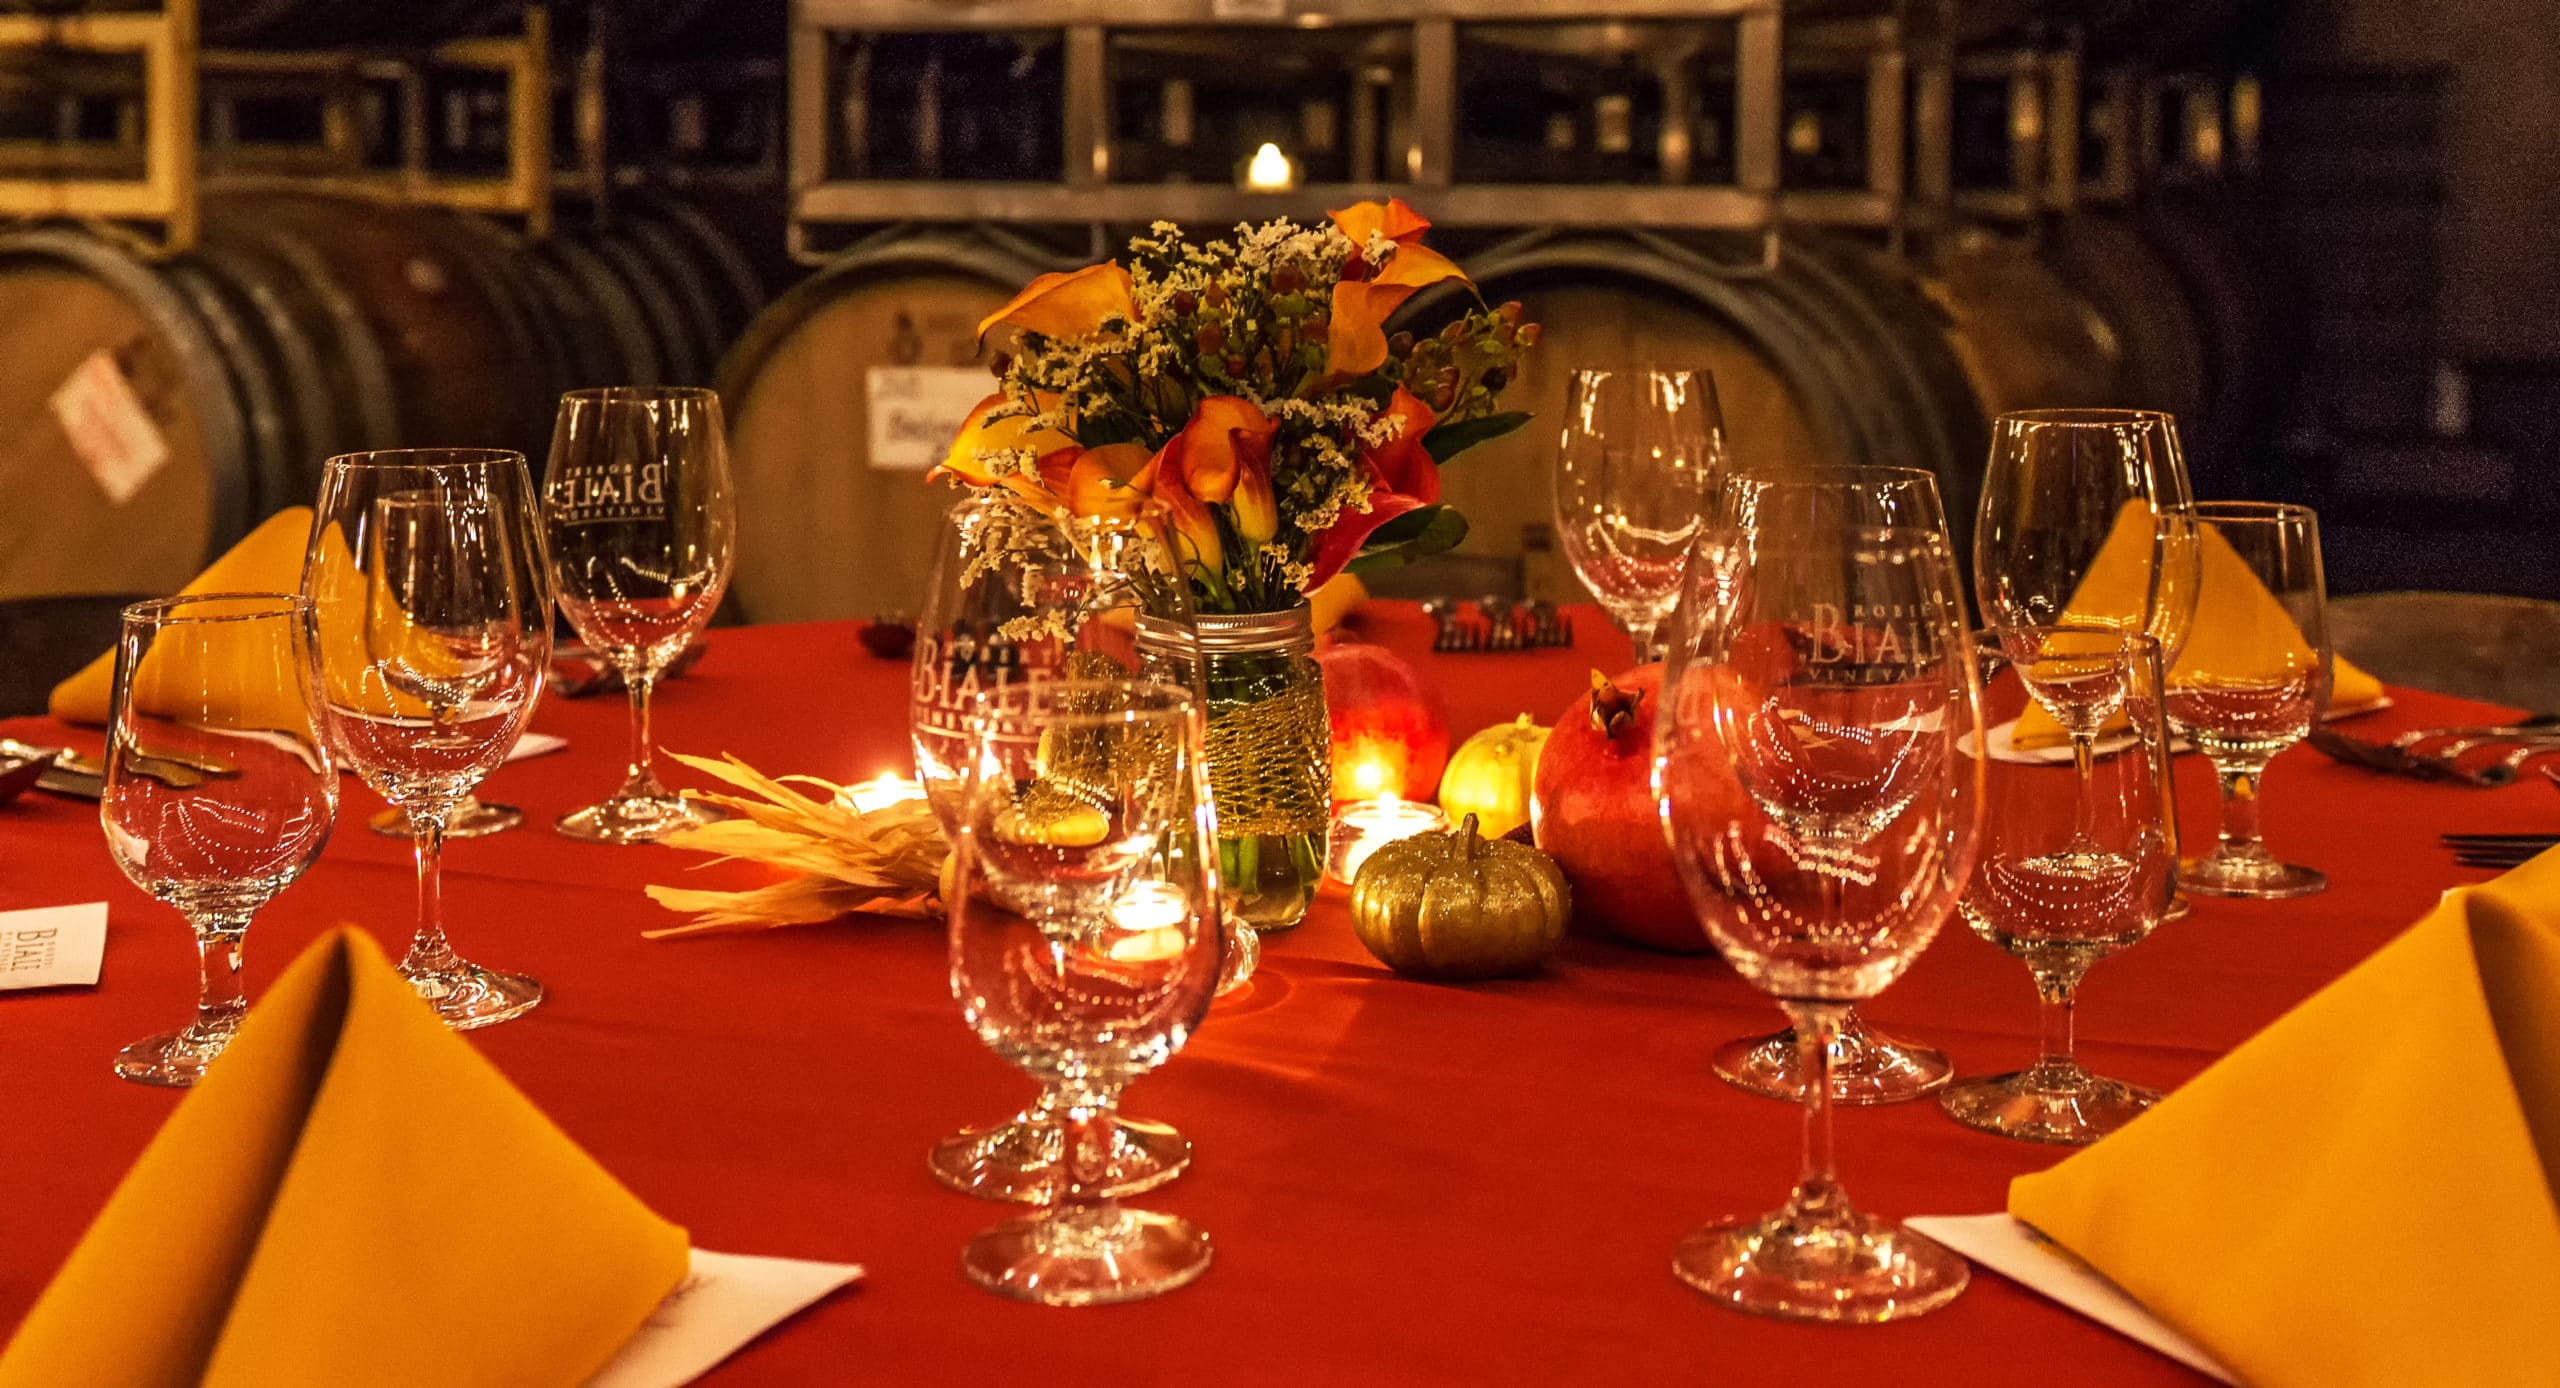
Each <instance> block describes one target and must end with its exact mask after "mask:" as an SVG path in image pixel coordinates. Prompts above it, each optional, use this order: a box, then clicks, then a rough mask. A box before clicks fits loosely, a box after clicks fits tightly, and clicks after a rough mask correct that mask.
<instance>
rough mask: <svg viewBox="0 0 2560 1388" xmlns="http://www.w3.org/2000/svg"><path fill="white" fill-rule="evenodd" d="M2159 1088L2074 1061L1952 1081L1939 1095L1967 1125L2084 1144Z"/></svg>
mask: <svg viewBox="0 0 2560 1388" xmlns="http://www.w3.org/2000/svg"><path fill="white" fill-rule="evenodd" d="M2158 1102H2160V1092H2159V1091H2158V1090H2156V1089H2144V1088H2142V1087H2141V1086H2139V1085H2131V1084H2126V1083H2124V1082H2123V1081H2121V1080H2110V1079H2102V1078H2100V1077H2098V1076H2096V1075H2092V1074H2090V1073H2088V1072H2087V1071H2085V1070H2082V1069H2080V1068H2078V1067H2077V1066H2074V1067H2072V1068H2070V1069H2068V1070H2064V1071H2061V1072H2059V1073H2052V1072H2046V1071H2043V1070H2042V1069H2041V1067H2039V1068H2038V1069H2030V1070H2020V1071H2016V1072H2014V1073H2011V1074H2006V1075H1992V1076H1990V1077H1988V1078H1985V1079H1978V1080H1966V1081H1964V1082H1963V1083H1961V1084H1952V1085H1949V1086H1947V1088H1946V1089H1945V1090H1944V1091H1942V1092H1941V1093H1940V1094H1939V1095H1938V1106H1939V1107H1940V1108H1943V1109H1945V1110H1946V1111H1947V1116H1948V1117H1949V1118H1952V1119H1954V1120H1956V1121H1957V1122H1959V1123H1962V1124H1964V1125H1965V1126H1966V1127H1968V1128H1979V1129H1981V1130H1982V1131H1983V1132H1986V1133H1997V1134H1999V1135H2000V1136H2002V1137H2014V1138H2017V1139H2018V1140H2020V1141H2022V1142H2052V1143H2059V1144H2061V1145H2063V1146H2067V1147H2083V1146H2087V1145H2088V1144H2089V1143H2092V1142H2095V1141H2097V1140H2098V1139H2099V1138H2102V1137H2105V1136H2106V1135H2107V1134H2109V1133H2111V1132H2114V1131H2115V1130H2116V1129H2118V1128H2121V1127H2123V1126H2124V1125H2125V1124H2127V1123H2130V1122H2132V1121H2133V1120H2134V1119H2136V1118H2139V1117H2141V1116H2142V1114H2143V1111H2144V1110H2146V1109H2148V1108H2150V1107H2151V1106H2152V1105H2153V1104H2156V1103H2158Z"/></svg>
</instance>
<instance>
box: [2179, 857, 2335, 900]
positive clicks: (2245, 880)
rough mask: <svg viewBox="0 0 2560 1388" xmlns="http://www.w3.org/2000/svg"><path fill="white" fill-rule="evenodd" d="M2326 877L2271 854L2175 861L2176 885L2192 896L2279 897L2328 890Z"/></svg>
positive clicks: (2305, 894)
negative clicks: (2265, 855)
mask: <svg viewBox="0 0 2560 1388" xmlns="http://www.w3.org/2000/svg"><path fill="white" fill-rule="evenodd" d="M2328 887H2329V879H2328V878H2327V877H2326V876H2323V875H2322V874H2321V873H2320V872H2319V871H2318V870H2316V869H2313V868H2307V867H2295V866H2293V865H2292V864H2290V863H2280V862H2278V861H2276V860H2275V859H2273V858H2266V859H2257V858H2225V857H2222V856H2220V855H2216V856H2214V857H2211V858H2197V859H2194V860H2192V861H2189V862H2184V863H2180V864H2178V889H2179V890H2180V891H2183V892H2187V893H2189V894H2191V895H2194V896H2230V897H2240V898H2243V899H2246V900H2253V901H2282V900H2284V899H2286V898H2288V897H2297V896H2310V895H2312V894H2314V893H2316V892H2322V891H2326V890H2328Z"/></svg>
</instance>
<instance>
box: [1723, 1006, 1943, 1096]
mask: <svg viewBox="0 0 2560 1388" xmlns="http://www.w3.org/2000/svg"><path fill="white" fill-rule="evenodd" d="M1714 1063H1715V1071H1716V1077H1717V1078H1719V1079H1721V1080H1723V1081H1724V1082H1725V1083H1727V1084H1729V1085H1732V1086H1733V1087H1734V1088H1736V1089H1739V1090H1741V1091H1742V1092H1744V1093H1746V1094H1757V1095H1759V1096H1760V1097H1761V1098H1764V1099H1778V1100H1782V1101H1784V1102H1786V1103H1790V1104H1798V1103H1802V1102H1804V1090H1805V1075H1804V1071H1803V1069H1802V1062H1801V1057H1800V1056H1799V1054H1798V1052H1797V1049H1796V1033H1795V1028H1793V1027H1789V1028H1787V1029H1786V1030H1785V1031H1781V1032H1779V1033H1777V1034H1776V1035H1774V1036H1759V1037H1753V1038H1750V1039H1748V1040H1743V1041H1729V1042H1727V1043H1725V1044H1724V1045H1723V1046H1721V1047H1718V1048H1717V1050H1716V1054H1715V1062H1714ZM1955 1073H1956V1067H1955V1065H1954V1064H1953V1063H1952V1062H1950V1061H1949V1060H1948V1059H1947V1056H1946V1052H1944V1051H1941V1050H1938V1049H1936V1048H1934V1047H1930V1046H1918V1045H1913V1044H1912V1043H1910V1042H1908V1041H1896V1040H1894V1039H1893V1038H1892V1037H1890V1036H1887V1035H1885V1034H1884V1033H1883V1032H1880V1031H1873V1030H1869V1029H1868V1028H1866V1027H1863V1026H1855V1027H1850V1028H1847V1029H1845V1030H1843V1031H1842V1032H1841V1033H1840V1050H1839V1054H1838V1055H1836V1056H1834V1057H1833V1059H1832V1073H1831V1102H1833V1103H1835V1104H1851V1105H1855V1106H1858V1107H1861V1108H1863V1107H1868V1106H1871V1105H1875V1104H1899V1103H1904V1102H1906V1101H1908V1100H1912V1099H1917V1098H1919V1097H1921V1096H1922V1095H1924V1094H1930V1093H1934V1092H1936V1091H1938V1090H1940V1089H1944V1088H1946V1085H1947V1081H1949V1080H1951V1079H1954V1078H1955Z"/></svg>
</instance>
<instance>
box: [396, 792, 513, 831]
mask: <svg viewBox="0 0 2560 1388" xmlns="http://www.w3.org/2000/svg"><path fill="white" fill-rule="evenodd" d="M523 823H524V811H522V810H519V809H517V808H516V807H515V806H513V805H500V804H496V803H494V802H491V801H487V800H481V799H476V798H472V799H465V800H464V801H463V802H462V803H461V804H459V805H456V806H454V807H453V815H452V817H451V818H449V819H447V820H446V821H445V826H444V836H445V837H446V838H449V839H476V838H483V837H486V836H487V835H490V834H503V833H505V832H506V831H507V830H509V829H514V828H517V827H519V826H521V825H522V824H523ZM364 825H365V827H366V828H368V829H371V830H372V831H373V832H375V833H377V834H380V835H382V836H383V837H384V838H386V839H405V838H408V837H409V817H408V816H407V815H405V814H402V813H401V812H400V811H398V810H384V811H383V812H382V813H380V814H378V815H375V816H374V817H373V818H371V819H368V820H366V821H365V822H364Z"/></svg>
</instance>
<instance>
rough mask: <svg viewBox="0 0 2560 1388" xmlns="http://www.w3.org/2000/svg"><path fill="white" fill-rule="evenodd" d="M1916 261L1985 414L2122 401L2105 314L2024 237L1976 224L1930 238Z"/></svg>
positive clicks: (2114, 345) (2117, 347)
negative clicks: (1925, 248)
mask: <svg viewBox="0 0 2560 1388" xmlns="http://www.w3.org/2000/svg"><path fill="white" fill-rule="evenodd" d="M1930 241H1931V244H1930V245H1929V246H1928V248H1927V250H1926V252H1925V253H1924V254H1923V255H1922V256H1921V258H1920V259H1919V261H1918V263H1917V268H1918V270H1919V273H1920V275H1921V284H1922V288H1923V290H1924V291H1925V292H1926V293H1927V294H1928V296H1929V297H1930V299H1931V300H1932V301H1934V302H1935V303H1937V304H1938V305H1939V306H1940V307H1941V308H1943V309H1944V310H1945V311H1946V314H1947V319H1948V323H1949V336H1948V341H1949V344H1950V345H1951V346H1952V347H1953V348H1954V349H1955V352H1956V356H1957V359H1958V360H1959V361H1960V362H1962V363H1963V365H1964V371H1965V377H1966V379H1967V380H1968V381H1970V382H1971V383H1972V386H1973V394H1974V398H1975V399H1976V400H1977V401H1979V402H1980V403H1981V406H1982V412H1983V413H1984V414H1985V415H1997V414H2000V413H2003V412H2005V411H2008V410H2034V409H2060V408H2069V407H2074V406H2079V407H2105V406H2111V405H2117V404H2121V403H2122V400H2121V399H2120V397H2119V396H2118V393H2117V387H2118V383H2119V377H2120V374H2121V373H2120V370H2119V366H2120V360H2119V359H2120V357H2121V347H2120V345H2119V343H2118V342H2117V340H2116V337H2115V334H2114V332H2113V331H2112V329H2111V327H2110V325H2109V324H2108V322H2107V320H2106V319H2105V318H2104V317H2103V316H2101V315H2100V314H2099V312H2098V310H2097V308H2096V307H2095V306H2094V305H2092V304H2091V303H2090V302H2089V301H2088V300H2087V299H2086V298H2084V297H2082V296H2081V295H2080V294H2079V293H2077V292H2076V291H2075V290H2074V289H2073V287H2072V286H2071V285H2070V284H2069V283H2067V282H2066V281H2065V280H2064V279H2063V277H2062V276H2061V275H2060V274H2058V273H2057V272H2056V271H2055V270H2054V268H2053V266H2052V265H2050V264H2049V263H2047V262H2046V261H2045V260H2044V258H2043V257H2041V256H2040V255H2039V254H2038V253H2037V250H2036V248H2035V247H2034V246H2033V245H2031V244H2029V243H2028V242H2026V241H2025V240H2023V239H2020V238H2017V237H2014V236H2008V235H2004V234H2002V233H1999V232H1996V231H1993V230H1991V229H1989V228H1987V227H1981V226H1958V227H1955V228H1952V229H1950V230H1947V231H1944V232H1941V233H1939V234H1938V235H1936V236H1934V237H1932V238H1930Z"/></svg>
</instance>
